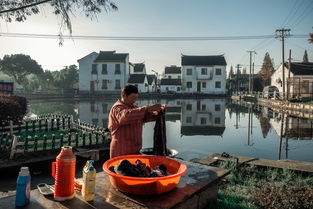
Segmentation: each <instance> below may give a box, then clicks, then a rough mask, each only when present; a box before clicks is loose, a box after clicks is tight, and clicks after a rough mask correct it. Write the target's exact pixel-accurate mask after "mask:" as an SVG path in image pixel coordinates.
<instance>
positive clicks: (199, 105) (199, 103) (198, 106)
mask: <svg viewBox="0 0 313 209" xmlns="http://www.w3.org/2000/svg"><path fill="white" fill-rule="evenodd" d="M200 107H201V102H200V101H197V111H200Z"/></svg>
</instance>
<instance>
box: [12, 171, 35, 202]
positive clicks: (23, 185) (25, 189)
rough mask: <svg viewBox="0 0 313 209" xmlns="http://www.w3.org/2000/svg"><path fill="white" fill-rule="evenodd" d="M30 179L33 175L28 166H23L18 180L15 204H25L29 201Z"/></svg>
mask: <svg viewBox="0 0 313 209" xmlns="http://www.w3.org/2000/svg"><path fill="white" fill-rule="evenodd" d="M30 181H31V177H30V174H29V169H28V167H21V170H20V172H19V175H18V177H17V180H16V197H15V206H18V207H19V206H25V205H27V204H28V203H29V198H30Z"/></svg>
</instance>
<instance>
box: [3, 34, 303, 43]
mask: <svg viewBox="0 0 313 209" xmlns="http://www.w3.org/2000/svg"><path fill="white" fill-rule="evenodd" d="M0 36H3V37H15V38H45V39H59V38H60V36H59V35H54V34H35V33H0ZM291 37H292V38H307V34H303V35H292V36H291ZM62 38H63V39H83V40H111V41H114V40H115V41H213V40H215V41H219V40H223V41H227V40H251V39H271V38H275V35H255V36H87V35H63V36H62Z"/></svg>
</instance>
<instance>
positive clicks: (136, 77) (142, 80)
mask: <svg viewBox="0 0 313 209" xmlns="http://www.w3.org/2000/svg"><path fill="white" fill-rule="evenodd" d="M127 83H128V84H132V85H134V86H136V87H137V88H138V91H139V92H141V93H145V92H148V90H149V88H148V86H149V85H148V79H147V75H146V74H131V75H130V76H129V79H128V82H127Z"/></svg>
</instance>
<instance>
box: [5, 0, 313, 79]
mask: <svg viewBox="0 0 313 209" xmlns="http://www.w3.org/2000/svg"><path fill="white" fill-rule="evenodd" d="M112 1H113V2H115V3H116V5H117V6H118V11H109V12H105V11H103V12H102V13H101V14H99V15H98V17H97V18H93V19H92V20H90V19H89V18H87V17H85V16H84V15H83V13H82V11H81V10H76V11H75V12H74V14H73V15H72V16H71V20H72V27H73V33H72V35H73V36H79V35H85V36H123V37H135V36H141V37H151V36H153V37H227V36H262V35H275V34H276V33H275V31H276V29H280V28H287V29H291V31H290V34H291V35H307V37H305V38H293V37H292V36H290V37H288V38H286V39H285V59H287V58H288V56H289V55H288V53H289V49H291V51H292V59H293V61H302V58H303V54H304V51H305V50H307V52H308V57H309V61H313V44H309V43H308V41H307V39H308V38H309V37H308V34H309V33H313V28H312V26H313V21H312V20H313V0H197V1H190V0H189V1H187V0H112ZM59 28H60V17H57V16H55V15H53V14H52V9H51V8H50V7H49V4H45V5H43V6H41V12H40V13H39V14H38V15H33V16H31V17H29V18H28V19H27V20H26V21H25V22H22V23H17V22H12V23H7V22H5V21H4V20H3V19H0V59H1V58H3V56H4V55H7V54H9V55H10V54H18V53H23V54H27V55H29V56H31V58H32V59H34V60H36V61H37V62H38V63H39V64H40V65H41V66H42V67H43V69H44V70H51V71H54V70H60V69H62V68H64V66H68V65H72V64H76V65H78V62H77V60H78V59H80V58H82V57H84V56H86V55H88V54H89V53H91V52H99V51H100V50H101V51H113V50H115V51H116V52H117V53H129V60H130V62H133V63H140V62H144V63H145V65H146V69H147V73H152V70H154V71H156V72H159V73H162V72H164V68H165V66H170V65H177V66H181V55H182V54H184V55H221V54H223V55H224V56H225V59H226V62H227V71H229V69H230V66H233V67H235V66H236V65H237V64H240V65H242V68H244V67H246V68H247V71H248V70H249V65H250V58H249V53H248V52H247V51H249V50H250V51H256V53H257V54H256V55H254V56H253V57H252V61H253V62H254V63H255V72H258V71H259V70H260V67H261V65H262V63H263V59H264V55H265V53H266V52H268V53H269V54H270V57H271V58H273V61H274V65H275V66H278V65H279V64H280V63H281V61H282V58H281V57H282V46H281V41H280V40H279V39H278V38H276V39H275V38H267V39H253V40H246V39H239V40H218V41H217V40H202V41H199V40H196V41H130V40H127V41H118V40H90V39H88V40H87V39H86V40H80V39H65V41H64V44H63V46H59V44H58V40H57V39H46V38H21V37H6V36H1V33H26V34H51V35H57V34H58V32H59ZM64 34H68V31H65V33H64Z"/></svg>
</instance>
